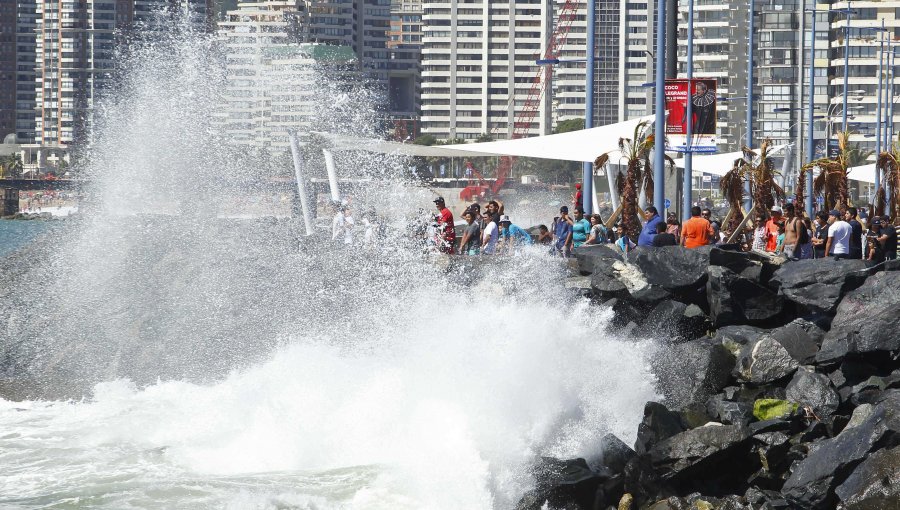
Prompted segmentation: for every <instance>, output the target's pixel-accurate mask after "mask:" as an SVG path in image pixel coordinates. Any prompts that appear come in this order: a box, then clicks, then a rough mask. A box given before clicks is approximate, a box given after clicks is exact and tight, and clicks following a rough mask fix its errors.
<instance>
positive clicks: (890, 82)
mask: <svg viewBox="0 0 900 510" xmlns="http://www.w3.org/2000/svg"><path fill="white" fill-rule="evenodd" d="M888 46H890V47H891V51H890V53H889V54H888V55H889V57H890V59H889V60H888V97H890V98H891V104H890V107H889V108H888V124H887V129H888V147H891V146H892V144H893V143H894V65H895V64H894V56H895V55H894V51H895V50H896V49H897V47H896V46H892V45H891V44H890V43H889V44H888Z"/></svg>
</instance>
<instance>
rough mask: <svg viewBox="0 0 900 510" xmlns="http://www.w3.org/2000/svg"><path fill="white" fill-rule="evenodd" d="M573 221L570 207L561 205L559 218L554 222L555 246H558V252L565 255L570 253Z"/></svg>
mask: <svg viewBox="0 0 900 510" xmlns="http://www.w3.org/2000/svg"><path fill="white" fill-rule="evenodd" d="M571 221H572V220H571V218H569V208H568V207H566V206H562V207H560V208H559V218H557V219H556V222H555V223H554V224H553V237H554V242H553V246H554V247H556V252H557V253H558V254H559V255H561V256H563V257H566V256H568V255H569V247H568V242H569V234H571V233H572V223H570V222H571Z"/></svg>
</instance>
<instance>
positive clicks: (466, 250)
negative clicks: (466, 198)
mask: <svg viewBox="0 0 900 510" xmlns="http://www.w3.org/2000/svg"><path fill="white" fill-rule="evenodd" d="M463 219H464V220H466V229H465V230H463V236H462V240H461V241H460V243H459V251H460V253H461V254H463V255H478V254H479V253H480V252H481V226H480V225H479V224H478V222H476V221H475V212H474V211H473V210H472V208H469V209H466V212H464V213H463Z"/></svg>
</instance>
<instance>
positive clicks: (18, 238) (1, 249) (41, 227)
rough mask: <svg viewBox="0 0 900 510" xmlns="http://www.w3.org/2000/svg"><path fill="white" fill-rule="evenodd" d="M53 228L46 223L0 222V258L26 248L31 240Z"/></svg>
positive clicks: (36, 221) (34, 221)
mask: <svg viewBox="0 0 900 510" xmlns="http://www.w3.org/2000/svg"><path fill="white" fill-rule="evenodd" d="M51 228H53V225H52V224H51V223H48V222H46V221H38V220H30V221H13V220H0V257H5V256H7V255H8V254H10V253H12V252H13V251H15V250H18V249H19V248H22V247H24V246H27V245H28V243H30V242H31V241H32V240H33V239H35V238H36V237H38V236H40V235H41V234H43V233H45V232H46V231H47V230H48V229H51Z"/></svg>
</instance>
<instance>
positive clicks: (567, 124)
mask: <svg viewBox="0 0 900 510" xmlns="http://www.w3.org/2000/svg"><path fill="white" fill-rule="evenodd" d="M582 129H584V119H568V120H564V121H562V122H560V123H559V124H557V125H556V129H554V130H553V134H559V133H569V132H571V131H581V130H582Z"/></svg>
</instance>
